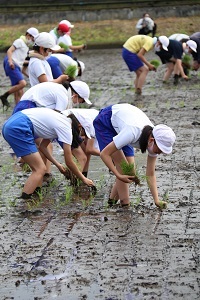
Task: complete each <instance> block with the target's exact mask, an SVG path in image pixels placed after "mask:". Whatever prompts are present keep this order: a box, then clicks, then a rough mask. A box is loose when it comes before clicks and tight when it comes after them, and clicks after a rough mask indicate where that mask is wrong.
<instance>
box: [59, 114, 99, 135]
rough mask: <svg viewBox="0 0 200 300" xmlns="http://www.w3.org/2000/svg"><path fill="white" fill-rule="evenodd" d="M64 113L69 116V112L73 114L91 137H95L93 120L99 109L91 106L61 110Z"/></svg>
mask: <svg viewBox="0 0 200 300" xmlns="http://www.w3.org/2000/svg"><path fill="white" fill-rule="evenodd" d="M61 113H62V114H63V115H65V116H68V115H69V114H71V113H72V114H73V115H74V116H75V117H76V118H77V120H78V121H79V123H80V124H81V126H82V127H83V129H84V130H85V133H86V135H87V137H88V138H89V139H91V138H95V130H94V126H93V121H94V119H95V118H96V116H97V115H98V114H99V111H98V110H97V109H89V108H70V109H66V110H64V111H62V112H61Z"/></svg>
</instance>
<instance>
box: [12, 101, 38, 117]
mask: <svg viewBox="0 0 200 300" xmlns="http://www.w3.org/2000/svg"><path fill="white" fill-rule="evenodd" d="M33 107H36V104H35V102H33V101H31V100H22V101H19V102H18V103H17V104H16V105H15V107H14V109H13V112H12V114H15V113H16V112H18V111H21V110H23V109H27V108H33Z"/></svg>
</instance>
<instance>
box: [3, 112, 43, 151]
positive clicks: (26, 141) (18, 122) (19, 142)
mask: <svg viewBox="0 0 200 300" xmlns="http://www.w3.org/2000/svg"><path fill="white" fill-rule="evenodd" d="M2 135H3V137H4V139H5V140H6V141H7V142H8V144H9V145H10V146H11V148H12V149H13V151H14V153H15V154H16V155H17V157H23V156H26V155H29V154H31V153H35V152H38V149H37V146H36V144H35V139H34V129H33V124H32V122H31V120H30V119H29V118H28V117H27V116H26V115H25V114H23V113H21V112H17V113H16V114H14V115H12V116H11V117H10V118H9V119H8V120H7V121H6V122H5V123H4V125H3V128H2Z"/></svg>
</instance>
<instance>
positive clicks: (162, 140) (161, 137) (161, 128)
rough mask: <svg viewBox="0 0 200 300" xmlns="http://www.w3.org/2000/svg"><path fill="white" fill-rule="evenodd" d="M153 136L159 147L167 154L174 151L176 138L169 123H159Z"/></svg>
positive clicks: (154, 129)
mask: <svg viewBox="0 0 200 300" xmlns="http://www.w3.org/2000/svg"><path fill="white" fill-rule="evenodd" d="M152 134H153V137H154V138H155V141H156V144H157V146H158V148H159V149H160V150H161V151H162V152H163V153H165V154H170V153H171V152H172V146H173V144H174V142H175V140H176V135H175V133H174V132H173V130H172V129H171V128H170V127H168V126H167V125H163V124H159V125H156V126H155V127H154V128H153V132H152Z"/></svg>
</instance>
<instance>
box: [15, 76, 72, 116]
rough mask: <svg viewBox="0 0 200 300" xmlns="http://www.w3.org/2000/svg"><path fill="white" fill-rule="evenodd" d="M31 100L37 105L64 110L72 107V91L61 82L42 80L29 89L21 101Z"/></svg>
mask: <svg viewBox="0 0 200 300" xmlns="http://www.w3.org/2000/svg"><path fill="white" fill-rule="evenodd" d="M23 100H30V101H32V102H34V103H35V104H36V106H37V107H47V108H51V109H56V110H58V111H62V110H65V109H68V108H71V107H72V101H71V93H70V91H69V90H66V88H65V87H64V86H63V85H62V84H59V83H55V82H42V83H40V84H36V85H34V86H32V87H31V88H30V89H28V90H27V91H26V92H25V93H24V94H23V96H22V97H21V99H20V101H23Z"/></svg>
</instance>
